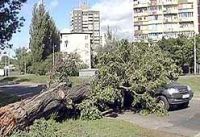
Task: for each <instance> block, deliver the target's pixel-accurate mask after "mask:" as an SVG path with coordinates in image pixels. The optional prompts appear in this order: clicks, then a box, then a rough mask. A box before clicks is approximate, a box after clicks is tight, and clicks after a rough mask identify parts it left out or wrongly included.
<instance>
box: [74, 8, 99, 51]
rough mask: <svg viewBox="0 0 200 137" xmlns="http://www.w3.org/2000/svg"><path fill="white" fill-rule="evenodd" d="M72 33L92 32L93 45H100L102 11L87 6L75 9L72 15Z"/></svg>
mask: <svg viewBox="0 0 200 137" xmlns="http://www.w3.org/2000/svg"><path fill="white" fill-rule="evenodd" d="M71 32H72V33H90V34H91V42H92V47H93V48H95V47H96V46H99V45H100V12H99V11H95V10H91V9H89V8H88V7H87V6H82V7H80V8H79V9H74V10H73V12H72V15H71Z"/></svg>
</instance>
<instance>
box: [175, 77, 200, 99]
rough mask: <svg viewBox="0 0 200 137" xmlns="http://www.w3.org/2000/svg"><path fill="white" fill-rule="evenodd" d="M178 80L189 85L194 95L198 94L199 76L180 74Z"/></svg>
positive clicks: (199, 87) (199, 90) (199, 91)
mask: <svg viewBox="0 0 200 137" xmlns="http://www.w3.org/2000/svg"><path fill="white" fill-rule="evenodd" d="M178 82H179V83H181V84H185V85H189V86H190V87H191V88H192V90H193V92H194V94H195V96H200V76H181V77H180V78H179V80H178Z"/></svg>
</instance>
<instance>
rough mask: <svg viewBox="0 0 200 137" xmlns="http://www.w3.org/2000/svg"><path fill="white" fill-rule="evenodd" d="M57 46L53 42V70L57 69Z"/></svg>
mask: <svg viewBox="0 0 200 137" xmlns="http://www.w3.org/2000/svg"><path fill="white" fill-rule="evenodd" d="M55 47H57V45H54V44H53V70H54V69H55Z"/></svg>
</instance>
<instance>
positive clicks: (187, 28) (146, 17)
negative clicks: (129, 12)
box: [133, 0, 200, 41]
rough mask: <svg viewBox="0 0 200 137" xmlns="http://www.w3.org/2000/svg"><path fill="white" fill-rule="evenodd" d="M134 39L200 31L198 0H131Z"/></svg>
mask: <svg viewBox="0 0 200 137" xmlns="http://www.w3.org/2000/svg"><path fill="white" fill-rule="evenodd" d="M133 5H134V38H135V40H136V41H141V40H142V41H147V40H149V39H150V40H155V41H157V40H159V39H161V38H162V37H165V38H170V37H173V38H176V37H178V36H179V35H180V34H183V35H186V36H193V35H195V34H198V33H199V31H200V24H199V22H200V16H198V15H199V14H198V13H199V12H200V8H199V3H198V0H133Z"/></svg>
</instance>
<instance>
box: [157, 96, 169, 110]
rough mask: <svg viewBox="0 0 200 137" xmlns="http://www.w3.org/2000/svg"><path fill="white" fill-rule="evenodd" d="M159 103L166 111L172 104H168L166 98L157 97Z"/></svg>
mask: <svg viewBox="0 0 200 137" xmlns="http://www.w3.org/2000/svg"><path fill="white" fill-rule="evenodd" d="M157 102H158V103H161V105H163V107H164V109H165V110H169V109H170V104H169V102H168V100H167V98H166V97H164V96H159V97H157Z"/></svg>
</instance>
